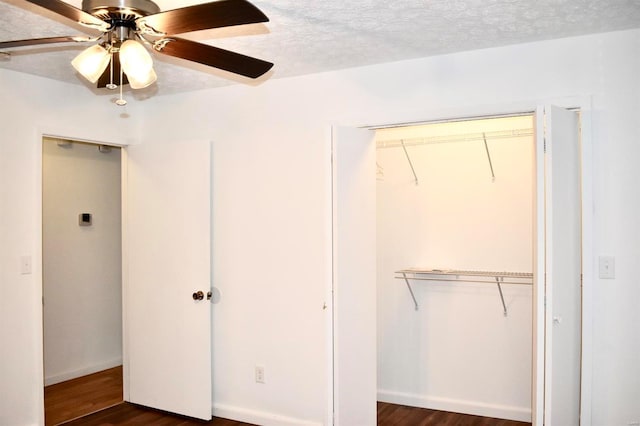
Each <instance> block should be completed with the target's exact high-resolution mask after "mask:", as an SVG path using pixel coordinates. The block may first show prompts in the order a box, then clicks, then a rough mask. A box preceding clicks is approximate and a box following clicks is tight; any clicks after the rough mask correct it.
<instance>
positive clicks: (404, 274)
mask: <svg viewBox="0 0 640 426" xmlns="http://www.w3.org/2000/svg"><path fill="white" fill-rule="evenodd" d="M402 277H403V278H404V282H405V283H407V288H408V289H409V293H411V298H412V299H413V305H414V306H415V310H416V311H417V310H418V301H417V300H416V296H415V295H414V294H413V290H412V289H411V284H410V283H409V278H407V274H406V273H404V272H402ZM498 285H499V284H498Z"/></svg>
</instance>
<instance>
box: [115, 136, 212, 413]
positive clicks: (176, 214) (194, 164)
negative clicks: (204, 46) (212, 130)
mask: <svg viewBox="0 0 640 426" xmlns="http://www.w3.org/2000/svg"><path fill="white" fill-rule="evenodd" d="M210 150H211V146H210V143H208V142H204V141H197V142H191V143H167V142H157V141H153V142H148V143H144V144H141V145H136V146H131V147H128V148H127V149H126V150H125V154H126V160H125V161H124V176H123V181H124V182H125V186H124V194H123V196H124V199H123V219H124V220H123V226H124V229H123V230H124V239H123V243H124V244H123V246H124V251H123V275H124V277H123V278H124V279H123V281H124V288H123V311H124V318H123V323H124V336H125V337H124V381H125V400H126V401H129V402H133V403H136V404H141V405H144V406H148V407H153V408H158V409H161V410H165V411H169V412H173V413H179V414H183V415H187V416H190V417H196V418H200V419H211V407H212V402H211V387H212V386H211V304H210V302H209V301H208V300H207V292H208V291H209V289H210V279H211V272H210V265H211V262H210V261H211V258H210V237H211V232H210V224H211V214H210V210H211V206H210V200H211V170H210V161H211V153H210ZM198 291H201V292H203V295H204V299H203V300H195V299H194V297H193V294H194V293H196V292H198Z"/></svg>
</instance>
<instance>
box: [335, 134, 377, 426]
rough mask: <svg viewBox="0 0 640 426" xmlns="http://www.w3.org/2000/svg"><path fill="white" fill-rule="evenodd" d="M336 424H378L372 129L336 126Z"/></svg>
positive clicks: (374, 175)
mask: <svg viewBox="0 0 640 426" xmlns="http://www.w3.org/2000/svg"><path fill="white" fill-rule="evenodd" d="M332 136H333V137H332V142H333V294H334V299H333V300H334V416H335V418H334V424H335V425H339V426H352V425H374V424H376V399H377V398H376V368H377V367H376V357H375V353H376V310H375V306H376V236H375V235H376V211H375V210H376V187H375V184H376V167H375V164H376V152H375V142H374V137H375V133H374V132H373V131H371V130H362V129H353V128H340V127H337V128H334V129H333V133H332Z"/></svg>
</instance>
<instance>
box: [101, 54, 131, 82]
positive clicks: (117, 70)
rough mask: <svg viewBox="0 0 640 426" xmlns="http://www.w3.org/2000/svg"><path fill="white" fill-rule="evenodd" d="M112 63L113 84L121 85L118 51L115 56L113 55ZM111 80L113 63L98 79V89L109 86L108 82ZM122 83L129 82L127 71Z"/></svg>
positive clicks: (123, 75)
mask: <svg viewBox="0 0 640 426" xmlns="http://www.w3.org/2000/svg"><path fill="white" fill-rule="evenodd" d="M111 63H112V64H113V84H115V85H116V86H120V55H119V54H118V52H115V53H114V54H113V56H111ZM111 82H112V81H111V65H109V66H108V67H107V69H106V70H104V72H103V73H102V75H101V76H100V78H99V79H98V89H101V88H103V87H107V84H110V83H111ZM122 84H123V85H125V84H129V79H127V75H126V74H125V73H122Z"/></svg>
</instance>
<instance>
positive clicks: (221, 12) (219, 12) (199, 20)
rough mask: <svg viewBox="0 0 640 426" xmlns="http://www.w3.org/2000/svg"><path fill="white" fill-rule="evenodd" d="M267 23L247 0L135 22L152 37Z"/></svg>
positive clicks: (229, 0) (222, 1)
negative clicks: (152, 35)
mask: <svg viewBox="0 0 640 426" xmlns="http://www.w3.org/2000/svg"><path fill="white" fill-rule="evenodd" d="M267 21H269V18H267V16H266V15H265V14H264V13H262V12H261V11H260V9H258V8H257V7H255V6H254V5H253V4H251V3H249V2H248V1H246V0H218V1H214V2H211V3H204V4H198V5H194V6H189V7H183V8H180V9H173V10H167V11H165V12H160V13H156V14H154V15H149V16H144V17H142V18H138V20H136V23H137V24H138V28H140V29H141V30H143V31H146V32H148V33H150V34H155V35H158V34H160V35H172V34H181V33H186V32H191V31H199V30H206V29H210V28H221V27H228V26H232V25H242V24H255V23H258V22H267Z"/></svg>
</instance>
